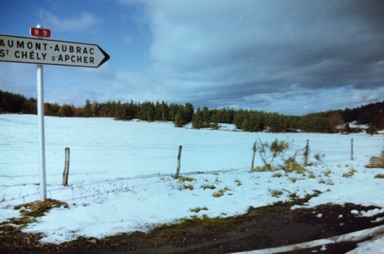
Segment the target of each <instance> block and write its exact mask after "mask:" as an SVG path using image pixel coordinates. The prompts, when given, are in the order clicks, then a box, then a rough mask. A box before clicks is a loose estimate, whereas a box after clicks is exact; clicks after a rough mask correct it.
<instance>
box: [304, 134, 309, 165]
mask: <svg viewBox="0 0 384 254" xmlns="http://www.w3.org/2000/svg"><path fill="white" fill-rule="evenodd" d="M308 157H309V139H307V145H306V146H305V150H304V166H308Z"/></svg>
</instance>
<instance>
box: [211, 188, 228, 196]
mask: <svg viewBox="0 0 384 254" xmlns="http://www.w3.org/2000/svg"><path fill="white" fill-rule="evenodd" d="M229 190H231V189H229V188H227V187H225V188H224V189H220V190H218V191H217V192H215V193H213V194H212V196H213V197H215V198H219V197H221V196H223V195H224V193H225V192H226V191H229Z"/></svg>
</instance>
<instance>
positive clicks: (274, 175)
mask: <svg viewBox="0 0 384 254" xmlns="http://www.w3.org/2000/svg"><path fill="white" fill-rule="evenodd" d="M282 176H283V175H282V174H281V173H276V174H273V176H272V177H282Z"/></svg>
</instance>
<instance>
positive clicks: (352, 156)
mask: <svg viewBox="0 0 384 254" xmlns="http://www.w3.org/2000/svg"><path fill="white" fill-rule="evenodd" d="M351 160H353V138H351Z"/></svg>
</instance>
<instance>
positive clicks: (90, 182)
mask: <svg viewBox="0 0 384 254" xmlns="http://www.w3.org/2000/svg"><path fill="white" fill-rule="evenodd" d="M227 145H228V147H226V148H225V149H223V145H222V144H220V145H217V144H198V143H195V144H193V143H190V144H187V145H184V146H183V149H184V150H186V151H189V152H186V153H184V152H183V155H182V157H180V159H181V160H187V161H189V162H191V161H193V163H194V164H195V166H193V167H191V166H190V167H189V169H188V170H186V171H183V168H179V171H180V174H181V175H183V174H187V175H193V174H196V173H198V172H204V173H213V172H238V171H249V169H250V166H251V165H252V166H251V167H253V166H254V158H253V153H252V150H253V142H244V141H242V142H238V143H236V144H227ZM240 145H241V146H246V147H247V148H248V154H247V155H246V156H245V157H248V158H249V159H248V160H247V159H245V161H241V162H240V161H239V162H238V164H237V165H238V166H233V167H223V166H218V167H216V168H209V169H207V168H203V169H202V168H201V167H199V162H201V161H202V160H204V159H207V158H209V159H210V160H212V158H216V160H217V161H218V162H220V161H223V158H224V160H231V158H230V156H229V155H230V154H232V153H235V152H236V151H235V150H236V147H238V146H240ZM216 147H219V148H220V149H217V150H213V152H212V148H216ZM307 147H308V148H309V149H310V150H311V151H310V152H311V153H312V154H315V153H320V152H321V151H316V150H313V151H312V148H311V141H310V140H309V139H307V143H303V144H301V143H300V144H299V143H298V142H296V143H293V142H291V143H290V151H291V152H292V151H302V154H303V162H306V161H308V157H307V158H305V154H304V153H305V152H307V153H309V151H308V150H306V148H307ZM207 148H211V150H210V152H209V153H206V152H204V151H205V150H206V149H207ZM129 149H130V148H128V150H129ZM161 149H168V150H169V151H170V153H169V155H141V156H134V157H128V158H122V157H120V156H119V157H114V156H111V154H110V153H111V152H114V153H115V154H120V153H118V152H122V151H124V152H126V151H127V147H116V146H112V145H104V146H103V145H100V146H98V147H97V148H94V149H93V150H94V151H97V152H99V153H100V154H107V156H104V157H103V156H99V157H97V158H76V156H74V157H75V158H71V162H70V163H69V164H70V165H73V164H74V165H76V164H77V165H78V166H81V165H83V166H84V167H86V164H87V163H92V164H95V163H100V164H103V163H104V164H105V163H106V164H108V163H111V162H114V163H115V162H117V161H119V162H120V165H123V164H124V163H126V164H125V165H129V163H130V162H132V161H152V162H156V161H157V160H162V161H164V160H166V161H169V162H170V163H168V165H172V164H173V165H174V167H172V166H171V167H168V168H166V169H163V168H158V170H157V173H156V170H153V169H142V168H141V169H131V171H130V170H128V169H127V168H128V167H127V166H119V168H116V166H115V168H109V169H108V172H117V173H115V174H111V176H110V177H106V178H104V179H103V176H105V175H108V172H103V171H102V170H101V171H97V172H92V173H90V172H88V173H80V174H84V176H83V177H84V178H83V179H81V176H80V175H79V173H78V172H76V169H75V168H74V170H70V171H69V172H70V173H69V180H68V182H69V183H68V182H67V185H68V186H61V185H60V184H59V183H58V182H59V181H60V180H61V179H60V177H61V176H62V173H63V172H62V171H61V172H57V173H55V174H51V175H50V178H52V177H55V179H56V181H55V183H54V184H48V187H49V188H48V195H49V196H50V197H52V198H53V197H54V196H55V193H56V192H61V191H68V189H69V190H71V193H75V190H78V192H77V193H79V195H72V196H71V197H70V198H68V200H63V201H70V202H74V201H76V200H81V199H84V198H87V199H89V198H92V197H95V198H94V199H93V201H96V202H97V201H98V200H99V199H102V198H100V197H103V196H105V195H107V196H108V195H109V194H113V193H122V192H125V191H132V190H134V189H135V188H138V187H143V186H151V185H156V184H164V183H169V182H171V181H174V179H173V177H172V176H174V175H175V173H177V172H176V169H177V164H178V160H177V159H178V153H177V148H173V147H172V148H171V147H162V148H161ZM341 149H346V146H344V147H342V148H341ZM350 149H351V157H350V159H351V160H353V159H354V158H353V157H354V155H353V153H354V150H355V149H354V139H353V138H351V148H350ZM47 150H48V151H50V153H51V154H63V156H62V159H61V162H62V168H64V164H65V163H66V162H65V158H64V153H63V150H61V149H52V150H49V149H47ZM74 150H75V151H74V152H85V151H88V150H89V147H88V146H86V145H84V146H81V145H80V146H77V147H76V149H74ZM372 150H375V148H373V149H372ZM12 151H13V152H16V153H20V154H23V153H31V152H36V151H35V150H33V149H23V148H17V149H14V150H12ZM1 152H2V149H0V153H1ZM376 152H377V151H376ZM171 153H172V155H170V154H171ZM307 156H308V155H307ZM56 157H57V156H56ZM47 158H49V156H47ZM202 158H203V159H202ZM345 159H347V158H345ZM57 163H58V162H57V160H53V159H52V160H49V159H48V160H47V165H58V164H57ZM121 163H122V164H121ZM183 164H186V163H183ZM218 164H220V163H218ZM9 165H13V166H14V165H18V166H21V167H23V166H25V165H28V167H31V168H34V167H36V168H37V166H38V161H37V160H36V161H32V160H31V161H23V160H17V161H15V160H14V161H3V162H0V167H1V168H5V167H7V166H9ZM190 168H194V170H190ZM0 174H1V173H0ZM71 174H72V176H76V180H75V181H73V183H71ZM89 174H92V175H98V174H99V175H102V176H101V178H98V177H94V179H92V178H89V177H88V176H89ZM23 176H24V177H25V176H28V179H33V177H34V176H36V181H31V180H30V181H29V182H26V183H22V184H21V183H15V184H12V183H11V184H6V181H3V184H2V185H3V188H23V187H25V186H31V185H33V186H34V187H35V188H34V189H35V191H34V192H32V193H23V194H21V195H19V196H14V197H10V198H8V197H6V196H3V197H2V196H0V205H1V207H5V206H7V205H9V204H12V203H15V202H19V203H22V202H25V201H26V200H31V199H33V198H34V197H35V198H36V200H37V199H38V197H39V187H38V183H37V181H38V177H37V174H36V175H34V174H29V175H22V176H19V177H23ZM2 177H3V178H6V177H7V176H6V175H5V174H4V173H3V174H2V175H0V178H2ZM79 179H81V180H79ZM136 179H146V181H142V182H141V183H137V182H136V183H134V181H133V180H136ZM105 184H106V185H107V187H106V186H103V191H105V192H106V193H105V194H102V193H100V191H98V190H100V189H101V188H100V186H101V185H105ZM4 195H5V194H4Z"/></svg>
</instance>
